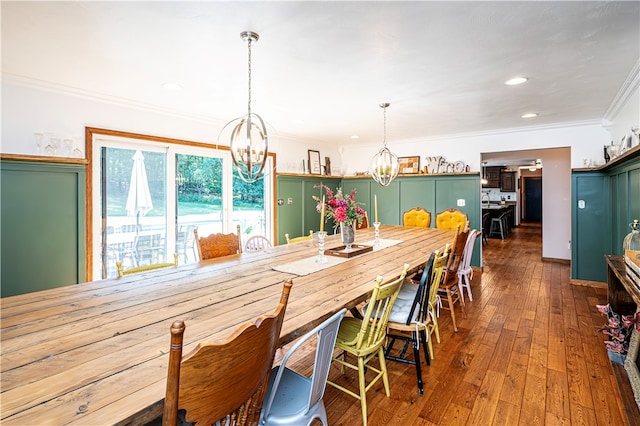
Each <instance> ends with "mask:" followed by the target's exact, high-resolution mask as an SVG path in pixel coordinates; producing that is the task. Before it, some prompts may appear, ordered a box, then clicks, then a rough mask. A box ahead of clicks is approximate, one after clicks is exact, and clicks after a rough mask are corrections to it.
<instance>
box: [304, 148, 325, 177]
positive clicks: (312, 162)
mask: <svg viewBox="0 0 640 426" xmlns="http://www.w3.org/2000/svg"><path fill="white" fill-rule="evenodd" d="M307 153H308V155H309V173H310V174H312V175H321V174H322V165H321V164H320V151H314V150H312V149H309V150H307Z"/></svg>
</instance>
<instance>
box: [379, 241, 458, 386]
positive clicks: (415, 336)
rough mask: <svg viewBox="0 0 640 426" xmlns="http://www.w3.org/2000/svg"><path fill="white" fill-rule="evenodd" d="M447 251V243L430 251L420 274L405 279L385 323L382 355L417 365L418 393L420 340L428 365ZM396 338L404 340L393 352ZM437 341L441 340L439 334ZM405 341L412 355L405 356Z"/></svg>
mask: <svg viewBox="0 0 640 426" xmlns="http://www.w3.org/2000/svg"><path fill="white" fill-rule="evenodd" d="M448 255H449V246H448V245H447V246H446V247H445V249H444V252H443V253H442V254H441V253H440V251H435V252H433V253H431V255H430V256H429V259H428V260H427V262H426V264H425V266H424V269H423V271H422V274H420V280H419V281H415V279H411V280H407V281H405V283H404V284H403V285H402V288H401V289H400V293H399V294H398V298H397V299H396V303H395V304H394V305H393V309H392V310H391V315H390V316H389V322H388V323H387V342H388V343H387V347H386V349H385V357H386V358H387V359H390V360H393V361H398V362H402V363H405V364H413V365H415V366H416V377H417V382H418V393H419V394H420V395H423V394H424V389H423V382H422V371H421V366H420V364H421V360H420V344H422V349H423V351H424V357H425V361H426V363H427V365H431V362H430V359H432V358H433V344H432V343H431V340H432V339H431V334H432V333H433V332H434V330H436V331H437V327H438V323H437V317H436V316H435V314H436V312H435V306H436V303H437V299H436V295H437V292H438V285H439V283H440V281H441V279H442V275H443V271H444V267H445V265H446V261H447V257H448ZM431 290H433V291H431ZM432 313H433V315H432ZM397 340H399V341H402V342H404V345H403V347H402V348H401V349H400V351H397V350H396V351H395V352H392V350H393V346H394V345H395V343H396V341H397ZM438 341H440V336H439V334H438ZM408 345H411V346H412V347H413V359H409V358H406V356H407V349H408ZM394 354H396V355H394Z"/></svg>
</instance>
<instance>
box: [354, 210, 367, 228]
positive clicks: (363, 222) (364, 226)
mask: <svg viewBox="0 0 640 426" xmlns="http://www.w3.org/2000/svg"><path fill="white" fill-rule="evenodd" d="M368 227H369V215H368V214H367V212H364V217H363V218H362V221H361V222H360V223H358V222H356V230H358V229H366V228H368Z"/></svg>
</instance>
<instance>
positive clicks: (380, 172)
mask: <svg viewBox="0 0 640 426" xmlns="http://www.w3.org/2000/svg"><path fill="white" fill-rule="evenodd" d="M389 105H390V104H389V103H388V102H385V103H381V104H380V108H382V110H383V111H384V112H383V114H384V139H383V142H382V143H383V146H382V149H381V150H380V151H378V153H377V154H376V155H374V156H373V158H372V159H371V166H370V168H369V172H370V173H371V176H372V177H373V180H375V181H376V182H378V183H379V184H380V185H382V186H387V185H389V184H390V183H391V182H393V180H394V179H395V178H396V177H397V176H398V172H399V171H400V162H399V161H398V157H397V156H396V155H395V154H394V153H393V152H391V151H390V150H389V148H387V108H388V107H389Z"/></svg>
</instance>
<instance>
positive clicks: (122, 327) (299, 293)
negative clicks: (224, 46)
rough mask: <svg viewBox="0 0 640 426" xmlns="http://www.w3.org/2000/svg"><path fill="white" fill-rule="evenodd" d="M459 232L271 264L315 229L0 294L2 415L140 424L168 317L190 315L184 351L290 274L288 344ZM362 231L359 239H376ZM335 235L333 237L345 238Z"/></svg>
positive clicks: (391, 229)
mask: <svg viewBox="0 0 640 426" xmlns="http://www.w3.org/2000/svg"><path fill="white" fill-rule="evenodd" d="M453 236H454V232H453V231H442V230H436V229H423V228H409V227H400V226H391V225H383V226H382V227H381V238H384V239H394V240H400V241H402V242H401V243H399V244H397V245H393V246H391V247H387V248H384V249H382V250H378V251H374V252H370V253H366V254H363V255H360V256H356V257H353V258H351V259H349V260H347V261H345V262H343V263H341V264H338V265H336V266H332V267H330V268H327V269H324V270H322V271H319V272H314V273H311V274H309V275H305V276H297V275H294V274H289V273H283V272H278V271H275V270H273V269H272V268H271V266H274V265H278V264H284V263H288V262H293V261H296V260H300V259H304V258H308V257H315V256H316V255H317V240H314V241H310V242H302V243H296V244H291V245H281V246H277V247H273V248H270V249H267V250H266V251H262V252H255V253H243V254H240V255H232V256H226V257H224V258H218V259H211V260H208V261H205V262H200V263H197V264H190V265H183V266H179V267H177V268H168V269H162V270H156V271H151V272H147V273H141V274H137V275H130V276H125V277H122V278H120V279H110V280H102V281H94V282H89V283H84V284H79V285H72V286H66V287H60V288H56V289H51V290H45V291H41V292H36V293H28V294H24V295H19V296H13V297H7V298H4V299H0V315H1V321H2V323H1V335H0V338H1V348H0V351H1V352H0V368H1V375H0V385H1V386H0V389H1V407H0V420H1V422H2V424H3V425H12V424H19V425H24V424H38V425H43V424H69V423H72V424H86V425H96V424H141V423H144V422H146V421H149V420H152V419H154V418H156V417H158V416H159V415H161V413H162V404H163V399H164V392H165V379H166V369H167V362H168V350H169V341H170V336H169V327H170V325H171V323H172V322H173V321H174V320H176V319H182V320H184V321H185V323H186V325H187V328H186V332H185V339H184V346H185V353H187V352H188V351H190V350H191V349H193V348H194V347H195V346H196V344H197V343H198V342H200V341H216V340H224V339H226V338H227V337H228V336H229V335H231V333H233V331H235V330H236V329H237V328H238V327H239V326H240V325H241V324H243V323H245V322H247V321H251V320H255V318H257V317H258V316H260V315H262V314H265V313H270V312H272V311H273V310H274V309H275V307H276V305H277V303H278V300H279V297H280V293H281V290H282V285H283V282H284V281H285V280H286V279H289V278H290V279H292V280H293V287H292V290H291V295H290V298H289V303H288V306H287V311H286V315H285V320H284V324H283V327H282V333H281V337H280V343H281V344H283V345H284V344H286V343H289V342H291V341H293V340H295V339H296V338H297V337H298V336H301V335H303V334H304V333H306V332H307V331H309V330H311V329H312V328H314V327H315V326H316V325H318V324H320V323H321V322H322V321H323V320H324V319H326V318H328V317H329V316H330V315H332V314H333V313H335V312H337V311H338V310H340V309H342V308H343V307H346V308H352V307H354V306H356V305H357V304H358V303H360V302H362V301H364V300H366V298H367V297H368V295H369V294H370V292H371V289H372V288H373V284H374V280H375V277H376V276H378V275H381V276H383V277H384V279H385V280H390V279H393V278H394V277H397V276H398V275H399V274H400V272H401V268H402V265H403V264H404V263H408V264H409V266H410V270H416V269H417V268H418V267H419V266H420V265H422V264H423V263H424V262H425V261H426V259H427V257H428V256H429V254H430V253H431V252H432V251H434V250H438V249H442V248H443V247H444V245H445V244H446V243H449V242H451V241H452V240H453ZM373 238H374V228H367V229H362V230H358V231H357V234H356V241H357V242H365V241H368V240H373ZM339 245H341V243H340V237H339V236H331V237H328V238H327V240H326V244H325V247H326V248H331V247H333V246H339Z"/></svg>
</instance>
